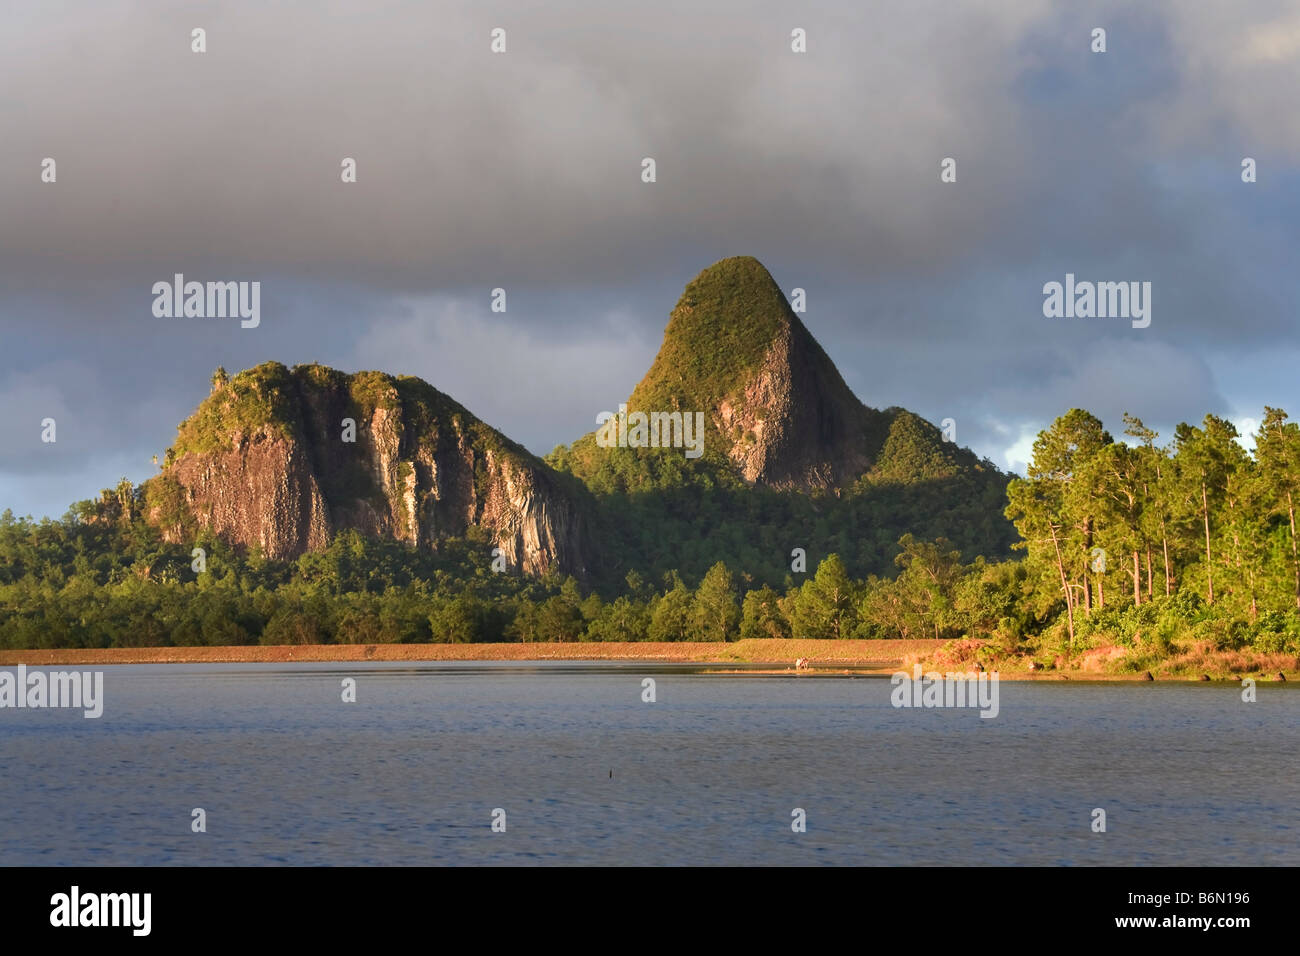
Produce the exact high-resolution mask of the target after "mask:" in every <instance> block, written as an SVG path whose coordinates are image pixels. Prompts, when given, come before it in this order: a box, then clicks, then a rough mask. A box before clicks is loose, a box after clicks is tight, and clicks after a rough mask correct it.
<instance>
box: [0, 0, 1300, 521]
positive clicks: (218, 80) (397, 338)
mask: <svg viewBox="0 0 1300 956" xmlns="http://www.w3.org/2000/svg"><path fill="white" fill-rule="evenodd" d="M521 6H522V5H520V4H508V3H497V4H490V3H489V4H422V3H365V4H362V3H352V2H349V3H341V2H336V3H318V2H313V3H305V2H304V3H280V4H275V5H254V4H237V3H229V2H227V3H202V4H199V3H194V4H173V5H166V6H160V5H141V4H134V3H101V4H93V5H92V4H89V3H53V2H46V3H18V4H16V5H11V6H10V7H9V8H7V11H6V17H7V24H6V27H7V28H6V29H5V30H3V31H0V64H3V65H2V66H0V77H3V82H0V129H3V130H4V135H3V136H0V211H2V212H3V224H2V225H0V322H3V328H4V330H5V333H6V344H7V348H6V350H5V352H4V354H3V356H0V397H3V399H4V402H5V409H6V414H5V416H4V420H3V423H2V424H0V439H3V446H0V475H3V480H0V492H3V493H4V494H5V495H6V501H5V502H3V503H12V505H13V506H14V507H15V509H17V510H20V511H28V510H32V511H37V512H52V513H57V512H60V511H61V510H62V508H63V506H64V505H65V504H66V503H67V500H68V497H67V491H68V487H69V485H70V484H71V483H75V482H80V481H82V480H83V479H84V481H85V484H84V485H82V486H80V487H82V488H83V491H82V492H81V494H85V495H89V494H92V493H93V492H94V491H95V490H96V489H97V488H98V487H102V486H103V485H106V484H110V483H112V482H113V481H115V480H116V479H117V478H118V477H120V475H121V474H122V473H123V469H128V470H127V471H126V473H128V474H130V476H131V477H132V478H134V479H136V480H139V479H140V478H143V477H145V476H146V475H147V474H148V473H149V472H150V470H151V467H150V466H149V464H148V460H149V456H150V455H152V454H154V453H157V452H160V451H161V450H162V448H163V447H165V445H166V444H167V443H168V442H169V441H170V439H171V437H172V434H173V430H174V427H175V424H176V423H177V422H178V421H179V420H180V419H181V418H182V417H184V415H186V414H187V413H188V412H189V410H190V409H191V408H192V407H193V405H194V404H195V403H196V402H197V401H198V400H199V399H200V398H201V397H202V396H203V394H205V393H206V390H207V377H208V375H209V374H210V372H211V370H212V368H213V367H214V366H215V365H217V364H224V365H225V366H226V367H227V368H229V369H231V370H232V371H233V370H234V369H236V368H243V367H247V366H248V365H252V364H255V363H257V362H259V361H263V360H266V359H277V360H280V361H284V362H286V363H289V364H292V363H296V362H302V361H314V360H319V361H322V362H327V363H329V364H334V365H338V366H340V367H343V368H347V369H350V370H355V369H358V368H363V367H380V368H384V369H385V370H388V371H393V372H407V373H410V374H418V375H421V376H423V377H426V378H428V379H429V380H430V381H431V382H432V383H433V384H435V385H437V386H438V387H440V388H442V389H443V390H444V391H447V392H449V393H450V394H452V395H453V396H454V397H455V398H457V399H458V400H460V401H461V402H463V403H464V404H465V405H467V406H468V407H469V408H470V409H472V410H473V411H475V412H476V413H477V414H479V415H481V416H482V417H484V418H485V419H487V420H488V421H489V422H491V423H492V424H494V425H496V426H497V427H500V428H502V429H503V430H504V431H505V432H506V433H507V434H510V435H512V436H513V437H516V438H518V439H519V440H521V441H523V442H525V443H526V444H528V445H529V447H531V448H533V449H534V450H535V451H546V450H548V449H549V448H550V447H551V446H552V445H554V444H556V443H557V442H562V441H568V440H571V439H572V438H574V437H576V436H577V435H578V434H581V433H582V432H584V431H587V430H589V429H590V428H591V427H592V424H593V423H594V415H595V413H596V412H598V411H600V410H603V409H607V408H610V407H612V406H613V404H614V403H616V402H617V401H619V400H621V399H622V398H624V397H626V395H627V393H628V392H629V391H630V390H631V388H632V386H633V384H634V383H635V380H636V378H637V377H639V375H640V374H641V372H643V371H644V369H645V367H646V366H647V365H648V363H649V361H650V359H651V358H652V357H653V354H654V351H655V349H656V347H657V344H658V339H659V336H660V334H661V332H662V328H663V324H664V322H665V320H666V317H667V313H668V311H669V310H670V309H671V307H672V305H673V303H674V302H675V301H676V298H677V296H678V294H679V293H680V290H681V286H682V284H683V283H684V282H685V281H687V280H688V279H689V278H691V277H692V276H693V275H694V274H695V273H696V272H697V271H699V269H701V268H703V267H704V266H706V265H708V264H709V263H710V262H712V261H714V260H716V259H718V258H721V257H723V256H728V255H736V254H751V255H756V256H758V257H759V258H760V259H762V260H763V261H764V262H765V263H766V264H767V265H768V266H769V268H771V270H772V271H773V274H774V275H775V276H776V278H777V280H778V282H779V283H780V284H781V285H782V287H783V288H784V289H786V291H787V292H789V290H790V289H791V288H793V287H795V286H800V287H803V288H806V289H807V290H808V295H809V313H808V314H807V315H806V316H805V321H806V323H807V324H808V326H809V327H810V328H811V329H812V331H813V332H814V334H815V335H817V336H818V338H819V339H820V340H821V341H822V342H823V344H824V345H825V346H826V348H827V350H828V352H829V353H830V354H831V356H832V357H833V358H834V359H835V361H836V362H837V364H838V365H839V366H840V368H841V370H842V371H843V373H844V375H845V378H846V380H847V381H848V382H849V383H850V385H851V386H852V387H853V388H854V389H855V391H856V392H857V393H858V394H859V396H860V397H862V398H863V399H864V400H865V401H867V402H868V403H869V404H872V405H877V406H884V405H903V406H906V407H911V408H914V409H915V410H916V411H918V412H920V413H921V414H924V415H926V416H927V417H931V418H932V419H935V420H937V419H939V418H942V417H949V416H952V417H956V418H957V419H958V421H959V427H958V437H959V440H960V441H961V442H962V443H963V444H969V445H971V446H972V447H974V448H975V449H976V450H977V451H979V452H980V453H982V454H986V455H988V456H989V457H991V458H993V459H994V460H995V461H998V462H999V463H1000V464H1006V463H1008V462H1011V463H1017V462H1021V461H1023V458H1022V457H1017V455H1020V454H1022V453H1023V451H1024V449H1025V441H1026V437H1025V436H1026V435H1027V436H1029V438H1030V439H1032V434H1033V433H1034V432H1035V431H1036V430H1037V429H1038V428H1041V427H1043V426H1044V425H1045V424H1047V422H1049V421H1050V419H1051V418H1052V417H1054V416H1055V415H1057V414H1059V413H1061V412H1063V411H1064V410H1065V409H1066V408H1067V407H1069V406H1071V405H1079V406H1083V407H1088V408H1092V409H1093V410H1095V411H1097V412H1098V414H1102V415H1103V417H1105V418H1106V420H1107V424H1108V425H1109V426H1110V427H1111V428H1112V429H1113V430H1115V431H1116V432H1118V431H1119V430H1120V429H1121V428H1122V424H1121V423H1119V422H1118V420H1117V418H1115V416H1117V415H1118V414H1119V413H1121V412H1122V411H1125V410H1129V411H1134V412H1136V413H1138V414H1141V415H1143V417H1145V418H1147V419H1148V420H1149V421H1150V422H1152V423H1157V422H1158V423H1160V424H1161V425H1163V426H1170V425H1172V424H1173V423H1174V422H1175V421H1177V420H1179V419H1180V418H1195V419H1199V418H1200V416H1201V415H1202V414H1203V413H1204V412H1206V411H1216V412H1221V413H1223V414H1228V415H1232V416H1238V417H1240V416H1242V415H1246V414H1255V415H1258V412H1259V409H1258V408H1255V407H1254V404H1253V403H1256V402H1258V401H1260V396H1261V395H1265V394H1267V395H1269V396H1271V399H1270V402H1271V403H1272V404H1279V405H1283V406H1288V407H1292V408H1293V410H1297V411H1300V403H1298V402H1296V401H1295V399H1296V397H1297V395H1296V391H1295V386H1294V384H1293V383H1294V376H1293V375H1288V374H1287V373H1286V372H1285V371H1284V369H1285V366H1284V365H1282V364H1279V363H1276V362H1274V363H1269V362H1264V361H1262V360H1261V358H1262V357H1263V356H1270V355H1276V354H1277V353H1278V351H1279V350H1280V349H1284V348H1288V347H1291V346H1292V345H1293V344H1294V343H1295V335H1294V321H1295V307H1294V302H1295V301H1296V293H1297V292H1298V291H1300V287H1298V282H1297V278H1296V270H1295V269H1294V262H1295V260H1296V253H1297V252H1298V251H1300V236H1298V235H1297V225H1298V224H1300V190H1297V189H1296V185H1297V182H1300V173H1298V170H1297V167H1298V165H1300V163H1298V159H1300V119H1298V118H1297V113H1296V111H1295V110H1294V107H1293V106H1292V104H1291V94H1288V93H1287V91H1288V90H1289V91H1292V93H1293V91H1294V90H1295V89H1296V88H1298V86H1300V83H1298V82H1297V81H1300V75H1298V74H1300V68H1298V66H1297V64H1298V63H1300V4H1296V3H1294V2H1288V3H1282V2H1268V0H1258V2H1252V3H1244V4H1237V5H1223V8H1222V9H1219V8H1218V6H1217V5H1210V4H1184V3H1176V2H1173V0H1170V2H1164V3H1142V4H1137V3H1113V4H1102V5H1099V6H1098V5H1092V6H1091V8H1090V9H1088V10H1086V11H1085V10H1081V9H1078V7H1077V5H1074V4H1068V3H1048V2H1032V0H1022V2H999V3H952V2H947V0H945V2H938V0H921V2H914V3H908V4H899V5H891V6H890V7H889V8H887V9H876V8H863V9H860V10H850V9H848V8H846V7H845V5H844V4H842V3H838V2H836V3H816V4H812V5H807V4H801V5H799V6H797V7H795V8H792V7H790V6H789V5H788V4H780V3H774V2H768V3H739V2H736V3H698V2H668V3H656V4H651V5H644V6H637V5H632V4H597V3H592V2H554V3H548V4H545V5H539V6H535V7H529V8H527V9H520V7H521ZM497 26H500V27H504V28H506V29H507V31H508V52H507V53H506V54H504V55H493V54H491V53H490V52H489V48H488V42H489V31H490V30H491V28H493V27H497ZM1096 26H1103V27H1105V28H1106V29H1107V30H1108V52H1107V53H1106V54H1093V53H1091V52H1089V49H1088V46H1089V35H1090V31H1091V30H1092V28H1093V27H1096ZM194 27H203V28H205V29H206V30H207V42H208V52H207V53H205V54H202V55H197V54H193V53H191V52H190V39H189V38H190V31H191V29H192V28H194ZM794 27H802V28H805V29H806V30H807V31H808V37H809V39H808V44H809V52H808V53H807V54H805V55H796V54H793V53H791V52H790V49H789V35H790V30H791V29H792V28H794ZM47 156H50V157H54V158H55V159H56V161H57V163H58V182H57V184H55V185H49V184H43V183H41V182H40V181H39V169H40V162H41V160H42V159H43V158H44V157H47ZM645 156H650V157H654V158H655V159H656V161H657V164H658V182H656V183H654V184H651V185H647V184H643V183H642V182H641V181H640V176H639V174H640V161H641V159H642V158H643V157H645ZM947 156H952V157H955V158H956V160H957V165H958V181H957V183H955V184H941V183H940V182H939V179H938V171H939V161H940V160H941V159H942V158H944V157H947ZM1243 156H1252V157H1254V158H1256V159H1257V161H1258V162H1259V166H1260V180H1259V182H1258V183H1255V184H1253V185H1249V186H1247V185H1245V184H1242V183H1241V181H1240V175H1239V174H1240V162H1241V159H1242V157H1243ZM343 157H354V158H355V159H356V160H357V162H358V179H359V181H358V182H357V183H356V184H355V185H344V184H342V183H341V182H340V181H339V170H340V166H339V164H340V161H341V160H342V159H343ZM176 272H183V273H185V274H186V275H187V277H190V278H197V279H200V280H206V279H242V280H260V281H261V282H262V283H263V310H262V311H263V317H264V318H263V323H262V325H261V326H260V327H259V328H257V329H252V330H241V329H239V328H238V325H237V323H222V322H221V321H219V320H194V319H190V320H186V319H156V318H154V317H153V316H152V314H151V312H150V310H149V304H150V302H151V299H152V296H151V295H150V293H149V289H150V286H151V285H152V283H153V282H155V281H159V280H169V279H170V277H171V276H172V275H173V274H174V273H176ZM1066 272H1073V273H1075V274H1076V275H1077V276H1078V277H1079V278H1081V279H1083V278H1087V279H1093V280H1100V279H1106V280H1129V279H1132V280H1144V281H1151V282H1152V283H1153V289H1154V294H1153V295H1154V313H1153V322H1152V325H1151V327H1150V328H1148V329H1145V330H1134V329H1131V328H1128V327H1126V325H1125V324H1124V323H1112V324H1106V323H1105V322H1100V321H1095V322H1090V321H1087V320H1075V321H1074V322H1068V321H1064V320H1049V319H1044V318H1043V316H1042V312H1041V306H1042V293H1041V289H1042V285H1043V283H1045V282H1049V281H1060V280H1061V279H1062V278H1063V277H1064V275H1065V273H1066ZM497 286H502V287H505V288H506V289H507V290H508V293H509V297H510V300H509V301H510V308H509V312H508V313H506V314H505V315H500V314H493V313H491V312H490V311H489V310H488V308H487V304H488V295H489V292H490V290H491V289H492V288H493V287H497ZM1251 366H1254V367H1258V368H1260V369H1262V370H1263V372H1262V374H1264V375H1265V378H1266V380H1265V381H1262V382H1261V381H1260V380H1259V377H1258V376H1249V375H1244V374H1243V373H1242V372H1241V370H1242V369H1243V368H1247V367H1251ZM1269 379H1271V381H1270V380H1269ZM954 410H958V411H954ZM46 416H52V417H56V418H58V420H59V442H58V443H57V447H54V446H48V445H43V444H42V443H40V441H39V435H40V428H39V422H40V419H41V418H43V417H46ZM1013 446H1018V447H1019V451H1017V452H1015V453H1012V452H1010V451H1009V449H1011V448H1013ZM94 476H99V477H94ZM76 496H80V494H79V495H76Z"/></svg>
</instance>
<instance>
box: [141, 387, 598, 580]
mask: <svg viewBox="0 0 1300 956" xmlns="http://www.w3.org/2000/svg"><path fill="white" fill-rule="evenodd" d="M150 484H151V485H154V486H155V487H154V488H152V489H151V491H152V493H151V494H149V496H148V500H150V501H151V502H152V504H151V507H150V518H151V520H153V521H154V522H155V523H156V524H158V525H159V526H160V527H161V528H162V529H163V532H164V534H165V535H166V536H167V537H169V538H170V539H172V540H182V539H183V535H184V534H185V533H186V530H187V529H188V528H192V527H194V526H197V527H202V528H207V529H210V530H211V531H213V532H214V533H216V534H217V535H219V536H220V537H222V538H223V539H225V540H227V541H230V542H232V543H234V544H237V545H242V546H252V545H257V546H258V547H260V548H261V550H262V552H263V553H264V554H266V555H267V556H268V557H275V558H286V557H294V556H296V555H299V554H301V553H303V552H304V551H307V550H313V549H318V548H323V547H325V546H326V545H327V544H328V543H329V540H330V538H331V536H332V535H333V534H334V533H335V532H337V531H340V530H343V529H355V530H357V531H359V532H361V533H363V534H365V535H368V536H373V537H387V538H393V539H396V540H399V541H403V542H406V543H408V544H410V545H412V546H415V547H430V548H436V547H437V546H438V543H439V541H441V540H442V539H444V538H446V537H449V536H459V535H463V534H464V533H465V532H466V531H467V530H468V529H469V528H470V527H471V526H479V527H482V528H484V529H486V530H487V531H488V532H489V534H490V535H491V537H492V538H493V540H494V541H495V543H496V545H497V546H498V547H499V548H501V551H502V553H503V555H504V556H505V558H506V562H507V565H508V566H509V567H510V568H512V569H518V570H521V571H523V572H524V573H527V574H541V573H544V572H546V571H549V570H556V571H559V572H561V573H569V574H575V575H577V576H579V577H582V576H584V575H585V573H586V568H587V564H588V562H589V558H588V550H589V546H588V542H587V541H586V530H585V525H586V513H585V508H586V501H585V494H584V492H582V490H581V489H580V488H579V487H578V486H577V485H576V484H575V483H574V482H572V481H571V480H568V479H566V478H565V477H563V476H560V475H557V474H556V473H555V472H553V471H552V470H551V469H550V468H549V467H547V466H546V465H545V464H544V463H543V462H541V461H540V460H538V459H537V458H535V457H533V456H532V455H530V454H529V453H528V452H527V451H525V450H524V449H523V448H521V447H519V446H518V445H515V444H514V443H513V442H511V441H509V440H508V439H506V438H505V437H504V436H503V435H501V434H500V433H499V432H497V431H495V430H494V429H492V428H490V427H488V426H487V425H485V424H484V423H483V422H481V421H479V420H478V419H477V418H475V417H474V416H473V415H472V414H470V413H469V412H468V411H467V410H466V409H464V408H463V407H462V406H460V405H459V404H457V403H456V402H455V401H453V400H452V399H451V398H449V397H448V396H446V395H444V394H442V393H441V392H438V391H437V390H436V389H434V388H432V387H431V386H429V385H427V384H426V383H424V382H422V381H420V380H418V379H414V378H409V377H401V378H393V377H391V376H388V375H384V374H381V373H378V372H362V373H358V374H356V375H346V374H344V373H342V372H338V371H336V370H334V369H329V368H325V367H323V366H318V365H310V366H297V367H295V368H294V369H292V370H290V369H287V368H285V367H284V366H283V365H279V364H278V363H268V364H266V365H261V366H258V367H257V368H255V369H250V370H248V371H247V372H244V373H241V374H240V375H237V376H235V377H234V378H233V379H230V380H229V381H225V382H220V381H219V382H217V383H216V384H215V385H214V389H213V392H212V394H211V395H209V396H208V398H207V399H206V400H205V401H204V402H203V404H202V405H201V406H200V407H199V409H198V410H197V411H196V412H195V414H194V415H193V416H191V418H190V419H188V420H187V421H186V422H184V423H182V425H181V427H180V432H179V435H178V438H177V442H176V445H175V446H174V447H173V448H172V449H170V450H169V452H168V454H167V460H166V463H165V466H164V469H163V472H162V474H161V475H159V476H158V477H156V478H154V479H152V481H151V482H150Z"/></svg>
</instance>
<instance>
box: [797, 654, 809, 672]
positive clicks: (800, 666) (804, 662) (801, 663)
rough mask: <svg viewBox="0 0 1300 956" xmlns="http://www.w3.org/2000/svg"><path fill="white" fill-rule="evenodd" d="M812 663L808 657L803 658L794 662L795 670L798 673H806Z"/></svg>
mask: <svg viewBox="0 0 1300 956" xmlns="http://www.w3.org/2000/svg"><path fill="white" fill-rule="evenodd" d="M811 663H812V662H811V661H809V660H808V658H806V657H801V658H799V659H798V660H796V661H795V662H794V669H795V670H797V671H806V670H807V669H808V668H809V666H810V665H811Z"/></svg>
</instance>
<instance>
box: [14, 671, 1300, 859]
mask: <svg viewBox="0 0 1300 956" xmlns="http://www.w3.org/2000/svg"><path fill="white" fill-rule="evenodd" d="M104 673H105V677H104V682H105V698H106V703H105V709H104V716H103V717H102V718H100V719H98V720H87V719H84V718H83V717H82V716H81V713H80V711H75V712H68V711H50V710H44V711H34V710H10V709H6V710H0V774H2V776H0V864H2V865H14V864H68V865H74V864H75V865H84V864H113V865H116V864H184V865H203V864H255V865H256V864H337V865H354V864H372V863H387V864H431V863H457V864H472V863H491V864H537V863H551V864H581V863H600V864H664V863H697V864H716V863H724V864H766V863H781V864H796V865H808V864H812V865H815V864H974V865H980V864H1134V863H1136V864H1209V865H1215V864H1289V865H1296V864H1300V830H1298V829H1297V824H1298V823H1300V773H1298V772H1297V767H1300V759H1298V758H1300V688H1295V687H1288V686H1282V685H1271V684H1267V683H1262V684H1260V686H1259V691H1258V694H1259V700H1258V702H1256V703H1253V704H1246V703H1242V702H1241V699H1240V688H1239V687H1238V686H1237V685H1233V684H1219V683H1213V684H1194V685H1186V684H1161V683H1157V684H1154V685H1153V684H1122V685H1116V684H1080V683H1037V684H1034V683H1011V682H1004V683H1002V685H1001V687H1000V688H999V690H1000V704H1001V707H1000V713H999V714H998V716H997V717H996V718H995V719H992V720H987V719H981V718H980V717H979V713H978V711H976V710H918V709H895V708H893V707H891V706H890V700H889V697H890V689H891V688H890V685H889V682H888V680H884V679H880V678H873V677H856V678H846V677H840V678H831V677H810V676H807V675H800V676H797V677H796V676H790V677H758V676H754V677H744V676H721V675H716V674H707V673H706V674H701V673H696V672H692V670H691V669H690V668H685V667H672V666H664V665H644V664H622V663H617V664H615V663H592V664H579V663H554V664H550V663H548V664H520V663H514V662H509V663H487V664H485V663H456V664H419V665H412V664H279V665H274V664H248V665H232V664H206V665H139V666H120V667H111V668H105V670H104ZM647 676H651V677H653V678H654V679H655V681H656V683H657V686H656V696H657V701H656V702H655V703H653V704H649V703H643V702H642V700H641V696H642V683H641V682H642V679H643V678H644V677H647ZM346 677H353V678H355V679H356V681H357V702H356V703H355V704H345V703H343V702H342V701H341V681H342V680H343V679H344V678H346ZM611 772H612V776H611ZM195 807H202V808H204V809H205V810H206V811H207V832H206V833H192V832H191V831H190V821H191V811H192V809H193V808H195ZM796 807H798V808H802V809H804V810H805V811H806V814H807V832H806V833H794V832H792V831H791V827H790V822H791V811H792V809H794V808H796ZM1094 807H1102V808H1104V809H1105V810H1106V813H1107V832H1106V833H1104V834H1099V833H1093V832H1091V829H1090V822H1091V819H1092V818H1091V811H1092V809H1093V808H1094ZM495 808H501V809H503V810H504V811H505V814H506V832H504V833H494V832H493V831H492V828H491V822H492V813H493V810H494V809H495Z"/></svg>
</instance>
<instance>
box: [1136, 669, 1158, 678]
mask: <svg viewBox="0 0 1300 956" xmlns="http://www.w3.org/2000/svg"><path fill="white" fill-rule="evenodd" d="M1138 680H1155V678H1154V677H1152V676H1151V672H1150V671H1147V672H1146V673H1145V674H1143V675H1142V676H1141V677H1139V678H1138Z"/></svg>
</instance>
